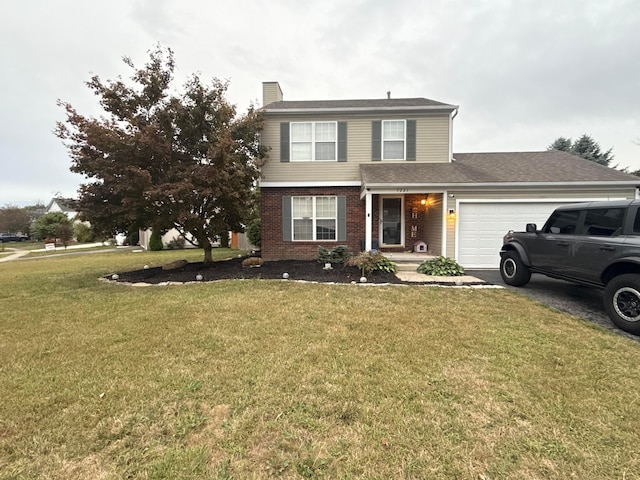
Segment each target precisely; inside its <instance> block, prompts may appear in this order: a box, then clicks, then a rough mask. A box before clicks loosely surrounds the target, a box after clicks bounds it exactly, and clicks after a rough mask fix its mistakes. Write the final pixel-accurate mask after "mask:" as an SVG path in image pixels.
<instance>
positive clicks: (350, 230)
mask: <svg viewBox="0 0 640 480" xmlns="http://www.w3.org/2000/svg"><path fill="white" fill-rule="evenodd" d="M260 195H261V211H260V216H261V218H262V232H261V236H262V240H261V251H262V258H263V259H265V260H309V259H315V258H316V257H317V255H318V245H322V246H323V247H325V248H328V249H331V248H333V247H334V246H336V245H347V246H348V247H349V249H350V250H351V251H352V252H359V251H360V244H361V242H362V241H363V240H364V231H365V217H364V215H365V204H364V200H361V199H360V187H318V188H307V187H305V188H298V187H287V188H262V189H260ZM287 195H291V196H304V195H336V196H338V195H343V196H345V197H346V200H347V241H346V242H341V241H317V242H299V241H297V242H293V241H284V240H283V236H282V197H283V196H287Z"/></svg>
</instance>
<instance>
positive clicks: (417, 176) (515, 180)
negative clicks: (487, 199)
mask: <svg viewBox="0 0 640 480" xmlns="http://www.w3.org/2000/svg"><path fill="white" fill-rule="evenodd" d="M453 158H454V160H453V161H452V162H450V163H418V162H401V163H400V162H394V163H392V162H375V163H370V164H369V163H368V164H363V165H361V166H360V173H361V176H362V184H363V185H365V186H367V185H368V186H376V185H380V186H382V185H389V184H393V185H414V186H422V185H438V186H446V185H457V186H467V185H468V186H470V185H509V184H561V183H584V184H594V183H598V184H618V185H638V186H640V178H638V177H636V176H634V175H630V174H627V173H624V172H621V171H619V170H614V169H613V168H609V167H605V166H603V165H599V164H597V163H595V162H592V161H589V160H585V159H583V158H580V157H576V156H575V155H571V154H568V153H566V152H560V151H557V150H548V151H543V152H501V153H456V154H454V155H453Z"/></svg>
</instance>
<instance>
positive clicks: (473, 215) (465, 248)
mask: <svg viewBox="0 0 640 480" xmlns="http://www.w3.org/2000/svg"><path fill="white" fill-rule="evenodd" d="M581 201H582V200H581ZM567 203H570V202H560V203H559V202H552V203H546V202H535V203H460V206H459V217H458V219H459V220H458V259H457V260H458V263H460V265H462V266H463V267H465V268H498V266H499V264H500V255H499V252H500V247H502V237H504V235H505V233H507V232H508V231H509V230H515V231H524V229H525V227H526V224H527V223H536V224H537V225H538V228H541V227H542V225H543V224H544V222H545V221H546V220H547V218H548V217H549V215H550V214H551V212H553V211H554V210H555V209H556V207H558V206H560V205H566V204H567Z"/></svg>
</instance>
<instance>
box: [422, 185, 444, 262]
mask: <svg viewBox="0 0 640 480" xmlns="http://www.w3.org/2000/svg"><path fill="white" fill-rule="evenodd" d="M427 200H428V204H427V207H426V214H425V219H424V224H423V227H422V228H423V232H424V235H423V236H424V238H422V239H421V240H422V241H423V242H425V243H426V244H427V246H428V247H429V254H431V255H441V254H442V202H443V199H442V194H441V193H430V194H429V197H428V199H427Z"/></svg>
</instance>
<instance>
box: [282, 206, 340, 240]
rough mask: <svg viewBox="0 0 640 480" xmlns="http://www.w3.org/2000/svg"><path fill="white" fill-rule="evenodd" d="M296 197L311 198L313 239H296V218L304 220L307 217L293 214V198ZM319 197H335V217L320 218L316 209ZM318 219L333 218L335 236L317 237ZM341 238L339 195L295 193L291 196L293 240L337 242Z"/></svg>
mask: <svg viewBox="0 0 640 480" xmlns="http://www.w3.org/2000/svg"><path fill="white" fill-rule="evenodd" d="M294 198H311V232H312V234H313V235H312V236H313V238H311V239H296V238H295V221H296V220H304V219H305V218H307V217H295V216H294V215H293V201H294V200H293V199H294ZM317 198H334V199H335V205H336V216H335V217H321V218H318V215H317V211H316V203H317V202H316V199H317ZM318 220H333V221H334V222H335V238H334V239H327V238H321V239H319V240H318V239H317V237H316V235H317V228H316V227H317V221H318ZM338 238H339V235H338V197H337V195H295V196H292V197H291V240H292V241H293V242H337V241H338Z"/></svg>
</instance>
